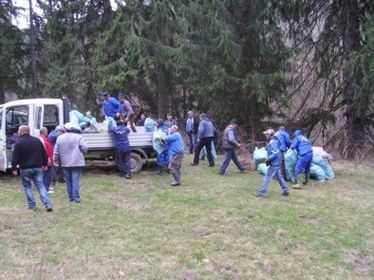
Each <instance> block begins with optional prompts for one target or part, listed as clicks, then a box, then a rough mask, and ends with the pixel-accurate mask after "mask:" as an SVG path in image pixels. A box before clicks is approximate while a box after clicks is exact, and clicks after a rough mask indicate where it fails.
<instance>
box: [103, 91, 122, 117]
mask: <svg viewBox="0 0 374 280" xmlns="http://www.w3.org/2000/svg"><path fill="white" fill-rule="evenodd" d="M102 96H103V98H104V101H103V111H104V115H105V116H106V117H112V118H115V117H116V115H117V113H119V111H120V109H121V103H119V101H118V100H117V99H115V98H114V97H111V96H110V94H109V92H104V93H103V94H102Z"/></svg>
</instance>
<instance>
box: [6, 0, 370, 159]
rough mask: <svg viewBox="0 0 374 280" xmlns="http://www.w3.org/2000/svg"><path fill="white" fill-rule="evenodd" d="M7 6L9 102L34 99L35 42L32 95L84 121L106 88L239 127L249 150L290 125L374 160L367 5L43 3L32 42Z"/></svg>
mask: <svg viewBox="0 0 374 280" xmlns="http://www.w3.org/2000/svg"><path fill="white" fill-rule="evenodd" d="M0 2H1V6H0V8H1V10H0V13H1V26H0V42H1V50H2V51H1V53H0V61H1V66H2V67H1V84H0V95H1V97H2V98H4V93H5V92H14V93H16V94H17V95H18V96H30V95H31V94H32V86H31V74H32V73H31V71H30V54H29V48H28V46H29V45H30V38H35V42H34V45H35V49H36V52H37V53H36V56H37V72H38V73H37V74H36V73H34V75H35V77H37V83H36V84H37V87H38V89H37V91H36V92H38V93H39V95H40V96H54V97H58V96H62V95H67V96H68V97H69V98H70V99H71V100H72V101H73V103H74V104H75V105H76V106H77V107H79V109H80V110H82V111H83V110H86V109H91V110H93V111H95V112H96V113H97V114H99V113H100V93H101V92H102V91H103V90H107V91H109V92H111V93H112V94H113V95H116V94H117V93H118V92H119V91H125V92H129V93H130V98H131V100H132V102H133V103H134V106H135V109H136V111H137V113H139V112H140V111H142V110H150V111H153V112H155V113H157V114H158V115H159V116H165V114H166V113H167V112H169V111H171V112H173V113H174V114H175V115H176V116H177V117H178V118H179V119H180V120H182V119H183V118H184V117H185V113H186V111H187V110H188V109H195V110H196V111H206V112H208V113H209V114H210V115H211V116H212V118H213V119H214V120H215V121H216V123H217V125H218V126H219V127H220V128H222V127H223V126H224V125H225V124H226V123H227V121H228V120H229V119H230V118H232V117H236V118H238V119H239V121H240V123H241V124H242V127H243V128H244V131H245V132H246V133H247V136H249V139H251V142H252V143H254V142H255V141H256V140H257V139H258V138H259V136H260V132H261V130H262V129H263V128H264V127H266V126H268V125H279V124H281V123H284V124H286V125H287V126H288V127H289V128H295V127H301V128H303V129H304V130H305V131H306V132H307V133H308V135H309V136H310V137H312V139H314V140H317V142H319V143H318V144H320V145H324V146H325V145H327V146H331V147H332V146H334V145H335V146H338V147H344V148H343V149H341V150H340V152H341V154H342V155H343V156H346V157H348V158H351V159H352V158H354V157H355V156H364V155H366V154H365V153H367V152H368V151H369V152H370V150H371V152H372V149H373V148H372V147H373V145H372V144H373V134H374V133H373V125H374V124H373V119H374V118H373V114H374V104H373V92H374V90H373V84H374V74H373V71H374V70H373V67H374V64H373V63H374V62H373V51H374V49H373V48H374V46H373V41H374V35H373V29H374V28H373V24H374V23H373V9H374V7H373V4H372V2H370V1H363V0H347V1H343V0H330V1H323V0H313V1H309V0H308V1H304V0H298V1H290V0H281V1H276V0H251V1H248V0H247V1H246V0H225V1H219V0H204V1H197V0H196V1H184V0H170V1H166V0H148V1H144V0H129V1H116V3H117V5H116V6H112V4H111V3H112V2H111V1H109V0H89V1H88V0H75V1H68V0H36V2H37V4H38V5H39V7H40V8H41V10H42V14H41V15H35V16H34V17H33V19H34V20H33V22H34V26H35V28H34V33H33V34H31V35H33V36H30V32H29V31H30V30H25V31H21V30H19V29H18V28H17V27H16V26H15V25H14V24H13V23H12V21H11V19H12V18H14V17H15V16H16V14H17V9H16V8H15V7H14V5H12V1H4V0H1V1H0ZM34 2H35V1H34ZM5 65H9V66H10V67H8V68H6V67H4V66H5ZM332 131H333V133H332ZM368 143H369V144H370V145H368ZM358 151H361V153H358Z"/></svg>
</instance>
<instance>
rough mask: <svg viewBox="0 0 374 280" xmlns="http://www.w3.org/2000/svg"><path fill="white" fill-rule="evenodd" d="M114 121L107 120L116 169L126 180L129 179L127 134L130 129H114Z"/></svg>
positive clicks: (129, 156) (120, 126) (129, 165)
mask: <svg viewBox="0 0 374 280" xmlns="http://www.w3.org/2000/svg"><path fill="white" fill-rule="evenodd" d="M113 122H114V119H113V118H111V117H110V118H109V125H108V127H109V133H111V134H112V137H113V143H114V150H115V159H116V164H117V167H118V169H119V171H120V176H121V177H123V176H124V177H126V179H130V178H131V163H130V159H131V149H130V142H129V138H128V134H129V133H130V129H128V128H127V127H125V126H123V125H119V126H117V127H115V126H114V125H113Z"/></svg>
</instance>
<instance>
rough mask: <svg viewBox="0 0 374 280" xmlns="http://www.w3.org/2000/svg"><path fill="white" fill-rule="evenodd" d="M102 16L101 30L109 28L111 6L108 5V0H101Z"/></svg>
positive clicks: (111, 12)
mask: <svg viewBox="0 0 374 280" xmlns="http://www.w3.org/2000/svg"><path fill="white" fill-rule="evenodd" d="M103 9H104V12H103V17H102V28H103V30H108V29H109V24H110V22H111V20H112V14H113V11H112V6H111V5H110V0H103Z"/></svg>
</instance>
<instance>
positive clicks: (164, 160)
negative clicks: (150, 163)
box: [156, 119, 169, 176]
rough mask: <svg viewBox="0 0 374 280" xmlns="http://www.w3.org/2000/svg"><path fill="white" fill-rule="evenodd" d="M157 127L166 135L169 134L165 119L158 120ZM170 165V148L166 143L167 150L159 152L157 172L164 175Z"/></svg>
mask: <svg viewBox="0 0 374 280" xmlns="http://www.w3.org/2000/svg"><path fill="white" fill-rule="evenodd" d="M156 126H157V129H156V131H161V132H162V133H164V134H165V135H167V134H168V127H167V126H166V124H165V122H164V120H163V119H158V120H157V124H156ZM168 165H169V149H168V145H165V150H164V151H163V152H161V153H157V174H158V175H160V176H162V175H163V173H164V169H165V167H167V166H168Z"/></svg>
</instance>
